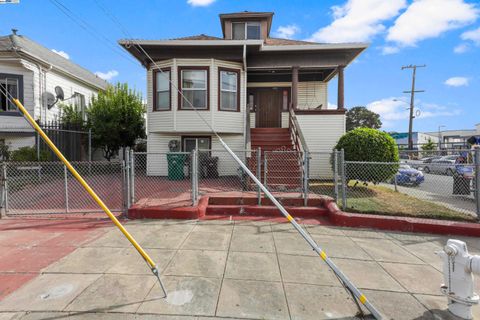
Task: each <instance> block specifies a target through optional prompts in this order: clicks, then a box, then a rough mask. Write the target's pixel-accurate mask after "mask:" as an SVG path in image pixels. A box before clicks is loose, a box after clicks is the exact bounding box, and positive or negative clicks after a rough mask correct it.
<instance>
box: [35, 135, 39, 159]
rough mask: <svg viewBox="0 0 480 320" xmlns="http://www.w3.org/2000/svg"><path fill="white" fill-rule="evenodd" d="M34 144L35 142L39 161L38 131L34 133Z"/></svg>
mask: <svg viewBox="0 0 480 320" xmlns="http://www.w3.org/2000/svg"><path fill="white" fill-rule="evenodd" d="M35 142H36V143H35V144H36V147H37V148H36V149H37V161H40V137H39V135H38V132H36V133H35Z"/></svg>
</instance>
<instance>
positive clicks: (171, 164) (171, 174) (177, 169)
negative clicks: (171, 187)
mask: <svg viewBox="0 0 480 320" xmlns="http://www.w3.org/2000/svg"><path fill="white" fill-rule="evenodd" d="M186 157H187V155H186V154H176V153H167V162H168V180H183V179H185V173H184V172H183V167H184V166H185V159H186Z"/></svg>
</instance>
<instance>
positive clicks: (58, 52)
mask: <svg viewBox="0 0 480 320" xmlns="http://www.w3.org/2000/svg"><path fill="white" fill-rule="evenodd" d="M52 51H53V52H55V53H56V54H58V55H59V56H62V57H64V58H65V59H70V56H69V55H68V53H66V52H65V51H62V50H55V49H52Z"/></svg>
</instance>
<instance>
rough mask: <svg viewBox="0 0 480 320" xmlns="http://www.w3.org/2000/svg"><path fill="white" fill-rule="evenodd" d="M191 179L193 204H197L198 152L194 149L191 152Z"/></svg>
mask: <svg viewBox="0 0 480 320" xmlns="http://www.w3.org/2000/svg"><path fill="white" fill-rule="evenodd" d="M190 157H191V161H190V162H191V168H190V171H191V172H190V180H191V183H192V206H196V205H197V201H198V152H197V149H193V150H192V152H191V154H190Z"/></svg>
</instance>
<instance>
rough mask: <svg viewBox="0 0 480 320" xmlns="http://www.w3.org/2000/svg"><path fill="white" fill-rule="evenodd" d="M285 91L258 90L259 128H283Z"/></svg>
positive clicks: (256, 105)
mask: <svg viewBox="0 0 480 320" xmlns="http://www.w3.org/2000/svg"><path fill="white" fill-rule="evenodd" d="M282 102H283V91H282V90H279V89H276V88H265V89H257V90H256V92H255V107H256V116H255V119H256V121H255V122H256V124H255V126H256V127H257V128H281V127H282Z"/></svg>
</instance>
